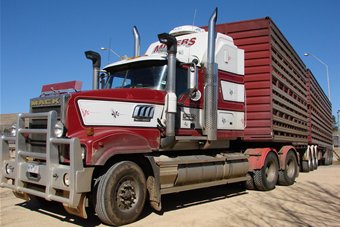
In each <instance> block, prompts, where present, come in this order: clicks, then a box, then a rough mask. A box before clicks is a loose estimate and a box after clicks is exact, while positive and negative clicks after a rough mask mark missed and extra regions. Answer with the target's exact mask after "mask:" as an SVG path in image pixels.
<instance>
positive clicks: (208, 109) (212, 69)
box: [204, 8, 218, 141]
mask: <svg viewBox="0 0 340 227" xmlns="http://www.w3.org/2000/svg"><path fill="white" fill-rule="evenodd" d="M216 21H217V8H216V9H215V11H214V13H213V14H212V15H211V17H210V20H209V27H208V56H207V71H206V75H205V85H204V87H205V94H204V119H205V120H204V123H205V133H206V135H207V137H208V140H209V141H212V140H217V97H218V96H217V92H218V91H217V72H218V66H217V64H216V62H215V43H216Z"/></svg>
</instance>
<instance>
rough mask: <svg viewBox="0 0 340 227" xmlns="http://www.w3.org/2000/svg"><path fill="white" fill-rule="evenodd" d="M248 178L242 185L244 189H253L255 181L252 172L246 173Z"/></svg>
mask: <svg viewBox="0 0 340 227" xmlns="http://www.w3.org/2000/svg"><path fill="white" fill-rule="evenodd" d="M248 175H249V178H248V180H247V181H245V182H244V185H245V187H246V189H248V190H254V189H255V183H254V177H253V174H252V173H248Z"/></svg>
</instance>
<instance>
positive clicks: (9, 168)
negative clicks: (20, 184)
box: [5, 164, 14, 174]
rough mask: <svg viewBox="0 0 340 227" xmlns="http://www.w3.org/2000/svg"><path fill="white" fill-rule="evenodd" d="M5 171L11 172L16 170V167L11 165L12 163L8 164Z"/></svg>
mask: <svg viewBox="0 0 340 227" xmlns="http://www.w3.org/2000/svg"><path fill="white" fill-rule="evenodd" d="M5 171H6V173H7V174H11V173H13V171H14V167H13V166H11V165H10V164H6V168H5Z"/></svg>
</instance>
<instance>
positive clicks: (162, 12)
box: [0, 0, 340, 115]
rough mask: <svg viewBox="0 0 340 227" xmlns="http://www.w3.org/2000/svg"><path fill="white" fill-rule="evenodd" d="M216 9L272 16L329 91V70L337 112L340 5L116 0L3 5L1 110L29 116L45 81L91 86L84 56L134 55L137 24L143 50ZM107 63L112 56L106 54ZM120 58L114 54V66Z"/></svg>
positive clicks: (233, 15)
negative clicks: (91, 53) (89, 53)
mask: <svg viewBox="0 0 340 227" xmlns="http://www.w3.org/2000/svg"><path fill="white" fill-rule="evenodd" d="M215 7H218V8H219V15H218V23H226V22H233V21H240V20H247V19H254V18H262V17H266V16H270V17H271V18H272V19H273V20H274V22H275V23H276V25H277V26H278V27H279V28H280V30H281V31H282V32H283V34H284V35H285V36H286V38H287V39H288V40H289V42H290V43H291V44H292V46H293V47H294V48H295V50H296V51H297V53H298V54H299V55H300V57H301V58H302V59H303V61H304V62H305V64H306V65H307V66H308V67H309V68H310V69H311V70H312V71H313V73H314V75H315V76H316V78H317V80H318V81H319V84H320V85H321V87H322V88H323V89H324V91H325V93H326V94H327V80H326V69H325V67H324V66H323V65H322V64H320V63H319V62H318V61H316V60H315V59H314V58H312V57H304V56H303V53H304V52H310V53H312V54H314V55H316V56H317V57H319V58H320V59H322V60H323V61H324V62H325V63H327V64H328V66H329V76H330V81H331V101H332V104H333V114H334V115H335V114H336V111H337V110H340V86H339V85H340V57H339V56H340V55H339V54H340V25H339V24H340V1H337V0H313V1H309V0H285V1H274V0H257V1H255V0H243V1H241V0H240V1H213V0H212V1H183V0H182V1H178V0H174V1H169V2H165V1H146V0H144V1H129V0H125V1H113V0H96V1H93V0H82V1H75V0H58V1H56V0H54V1H52V0H1V7H0V8H1V36H0V38H1V65H0V66H1V80H0V85H1V93H0V97H1V100H0V101H1V105H0V113H2V114H3V113H17V112H27V111H28V110H29V99H30V98H32V97H37V96H39V94H40V91H41V86H42V85H43V84H49V83H55V82H63V81H70V80H81V81H83V90H87V89H90V88H91V82H92V74H91V73H92V72H91V64H90V61H89V60H87V59H85V57H84V53H83V52H84V51H86V50H95V51H98V52H101V51H100V47H103V46H104V47H108V46H109V43H110V40H111V48H112V49H114V50H115V51H116V52H117V53H119V54H120V55H128V56H132V54H133V36H132V31H131V29H132V26H134V25H136V26H137V27H138V29H139V32H140V35H141V39H142V40H141V47H142V49H141V52H142V53H144V52H145V51H146V49H147V47H148V44H150V43H151V42H153V41H155V40H156V39H157V34H159V33H162V32H168V31H170V30H171V29H172V28H173V27H176V26H180V25H184V24H192V23H193V18H194V12H195V10H196V17H195V25H198V26H202V25H206V24H207V21H208V19H209V17H210V15H211V13H212V11H213V9H214V8H215ZM101 54H102V62H103V65H104V64H107V63H108V52H101ZM115 60H118V59H117V58H116V57H115V56H114V55H112V54H111V56H110V61H115Z"/></svg>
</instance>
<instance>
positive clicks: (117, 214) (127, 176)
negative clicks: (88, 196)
mask: <svg viewBox="0 0 340 227" xmlns="http://www.w3.org/2000/svg"><path fill="white" fill-rule="evenodd" d="M145 198H146V183H145V176H144V173H143V171H142V170H141V168H140V167H139V166H138V165H136V164H135V163H133V162H130V161H124V162H119V163H117V164H115V165H113V166H112V167H111V168H110V169H109V170H108V171H107V172H106V173H105V174H104V175H103V178H102V179H101V180H100V182H99V184H98V189H97V194H96V205H95V209H96V213H97V215H98V217H99V219H100V220H101V221H102V222H104V223H106V224H109V225H117V226H118V225H125V224H128V223H131V222H133V221H135V220H136V219H137V218H138V217H139V215H140V214H141V212H142V210H143V208H144V204H145Z"/></svg>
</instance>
